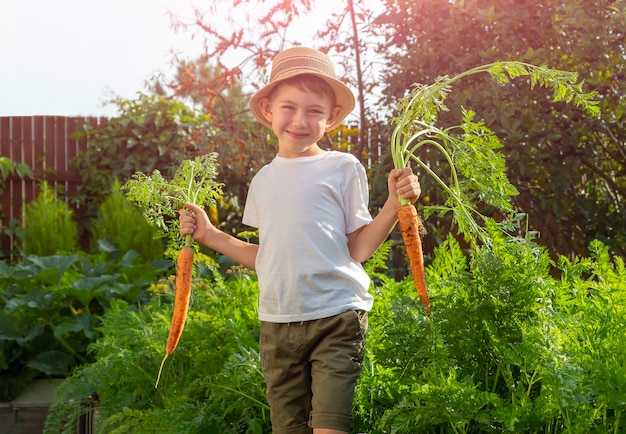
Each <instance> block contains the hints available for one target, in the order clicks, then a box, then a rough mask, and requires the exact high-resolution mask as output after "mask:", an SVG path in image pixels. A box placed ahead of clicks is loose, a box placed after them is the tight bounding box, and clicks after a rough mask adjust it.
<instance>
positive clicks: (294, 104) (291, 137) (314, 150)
mask: <svg viewBox="0 0 626 434" xmlns="http://www.w3.org/2000/svg"><path fill="white" fill-rule="evenodd" d="M331 104H332V102H331V99H330V98H329V97H325V96H321V95H317V94H316V93H313V92H309V91H305V90H301V89H300V88H299V87H297V86H294V85H291V84H281V85H280V86H279V87H278V88H277V89H276V90H275V93H274V94H273V96H272V99H271V100H269V99H267V98H266V99H265V100H263V101H262V102H261V105H262V108H263V111H264V113H265V115H266V116H267V118H268V119H269V120H270V121H271V123H272V130H273V131H274V134H276V137H277V138H278V155H279V156H281V157H285V158H296V157H308V156H312V155H317V154H320V153H321V152H323V151H322V149H320V148H319V146H318V145H317V142H318V141H319V140H320V139H321V138H322V137H323V135H324V133H325V131H326V127H327V125H328V123H329V122H331V121H332V119H333V118H334V116H336V113H337V112H338V108H332V107H331Z"/></svg>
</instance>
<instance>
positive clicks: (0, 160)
mask: <svg viewBox="0 0 626 434" xmlns="http://www.w3.org/2000/svg"><path fill="white" fill-rule="evenodd" d="M11 175H17V176H18V177H19V178H20V179H25V178H30V179H34V178H35V176H34V175H33V171H32V170H31V168H30V166H28V165H27V164H24V163H15V162H13V161H11V160H10V159H9V158H7V157H3V156H0V197H2V196H3V194H4V187H5V183H6V180H7V179H8V178H9V176H11ZM2 218H4V212H3V210H2V204H0V219H2Z"/></svg>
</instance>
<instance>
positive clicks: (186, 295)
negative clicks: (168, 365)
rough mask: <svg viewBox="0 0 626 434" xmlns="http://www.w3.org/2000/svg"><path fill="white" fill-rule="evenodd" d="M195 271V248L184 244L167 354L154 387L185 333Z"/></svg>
mask: <svg viewBox="0 0 626 434" xmlns="http://www.w3.org/2000/svg"><path fill="white" fill-rule="evenodd" d="M192 272H193V249H192V248H191V247H190V246H188V245H187V246H184V247H183V248H182V249H181V250H180V253H179V255H178V260H177V261H176V295H175V298H174V313H173V315H172V321H171V323H170V334H169V336H168V338H167V344H166V345H165V356H164V357H163V361H162V362H161V367H160V368H159V375H158V376H157V380H156V384H155V385H154V387H155V388H156V387H158V385H159V380H160V379H161V371H162V370H163V365H164V364H165V359H167V356H169V355H170V354H172V353H173V352H174V349H176V345H178V341H179V340H180V336H181V335H182V333H183V328H184V327H185V320H186V319H187V311H188V310H189V299H190V297H191V275H192Z"/></svg>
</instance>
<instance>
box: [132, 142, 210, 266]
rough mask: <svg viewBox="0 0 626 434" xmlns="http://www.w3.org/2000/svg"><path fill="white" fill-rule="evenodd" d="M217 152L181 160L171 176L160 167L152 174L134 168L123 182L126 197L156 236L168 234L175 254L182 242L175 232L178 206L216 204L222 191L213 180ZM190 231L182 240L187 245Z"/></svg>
mask: <svg viewBox="0 0 626 434" xmlns="http://www.w3.org/2000/svg"><path fill="white" fill-rule="evenodd" d="M216 159H217V154H216V153H214V152H212V153H208V154H205V155H202V156H200V157H196V158H195V159H194V160H183V161H182V162H181V164H180V166H179V167H178V168H177V169H176V172H175V173H174V176H173V177H172V179H171V180H167V179H165V178H164V177H163V175H162V174H161V172H160V171H159V170H154V171H153V172H152V174H151V175H146V174H144V173H143V172H135V173H134V174H133V175H132V178H131V179H130V180H129V181H128V182H127V183H126V184H124V186H123V188H124V189H125V190H126V191H127V195H128V198H129V199H130V200H131V201H133V202H134V203H136V204H137V206H139V208H140V210H141V212H142V213H143V215H144V217H145V218H146V220H147V222H148V223H149V224H150V226H152V227H153V228H154V229H155V230H156V231H157V236H158V237H161V238H163V237H166V236H167V237H169V249H168V252H167V253H168V254H169V255H170V256H174V257H175V253H176V252H175V251H177V250H179V249H180V247H181V246H182V243H181V240H180V234H179V233H178V230H176V229H177V228H178V210H179V209H180V208H183V207H184V205H185V202H191V203H194V204H196V205H198V206H205V205H215V200H216V199H217V198H219V195H220V193H221V190H220V185H219V184H218V183H217V182H216V181H215V177H216V175H217V168H218V166H217V164H216ZM191 241H192V239H191V236H190V235H189V236H188V237H187V238H186V240H185V241H184V244H185V245H188V246H190V245H191V244H192V243H191Z"/></svg>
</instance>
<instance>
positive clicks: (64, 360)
mask: <svg viewBox="0 0 626 434" xmlns="http://www.w3.org/2000/svg"><path fill="white" fill-rule="evenodd" d="M73 363H74V359H73V358H72V356H70V355H69V354H67V353H64V352H62V351H46V352H44V353H39V354H38V355H37V357H35V358H34V359H32V360H29V361H28V363H27V364H26V366H28V367H29V368H33V369H37V370H39V371H41V372H43V373H44V374H46V375H66V374H67V372H68V371H69V369H70V367H71V366H72V365H73Z"/></svg>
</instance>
